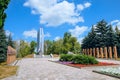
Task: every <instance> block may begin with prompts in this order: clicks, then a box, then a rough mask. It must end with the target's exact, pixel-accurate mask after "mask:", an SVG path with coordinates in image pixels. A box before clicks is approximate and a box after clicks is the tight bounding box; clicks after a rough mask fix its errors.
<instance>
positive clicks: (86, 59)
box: [59, 54, 98, 64]
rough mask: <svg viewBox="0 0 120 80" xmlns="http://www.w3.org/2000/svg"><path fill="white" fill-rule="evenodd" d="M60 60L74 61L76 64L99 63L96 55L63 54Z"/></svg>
mask: <svg viewBox="0 0 120 80" xmlns="http://www.w3.org/2000/svg"><path fill="white" fill-rule="evenodd" d="M59 60H60V61H72V62H73V63H74V64H98V61H97V60H96V59H95V58H94V57H92V56H87V55H82V54H74V55H73V54H61V55H60V59H59Z"/></svg>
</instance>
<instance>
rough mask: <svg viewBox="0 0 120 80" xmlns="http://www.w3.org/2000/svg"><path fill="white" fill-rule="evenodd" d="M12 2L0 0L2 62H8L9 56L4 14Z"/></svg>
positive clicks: (0, 49) (0, 56) (0, 51)
mask: <svg viewBox="0 0 120 80" xmlns="http://www.w3.org/2000/svg"><path fill="white" fill-rule="evenodd" d="M9 1H10V0H0V62H2V61H5V60H6V56H7V41H6V35H5V31H4V22H5V18H6V13H5V12H4V11H5V9H6V8H7V6H8V3H9Z"/></svg>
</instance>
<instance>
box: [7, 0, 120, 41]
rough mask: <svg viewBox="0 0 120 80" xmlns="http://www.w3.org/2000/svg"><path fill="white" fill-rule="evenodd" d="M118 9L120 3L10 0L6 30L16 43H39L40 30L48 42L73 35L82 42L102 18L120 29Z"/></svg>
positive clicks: (112, 0)
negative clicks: (66, 35)
mask: <svg viewBox="0 0 120 80" xmlns="http://www.w3.org/2000/svg"><path fill="white" fill-rule="evenodd" d="M119 8H120V0H11V2H10V4H9V6H8V8H7V10H6V13H7V18H6V21H5V30H6V33H7V34H9V33H10V32H11V33H12V37H13V40H21V39H23V40H26V41H31V40H35V41H36V33H37V30H38V29H39V28H40V27H43V28H44V35H45V40H46V39H49V40H58V39H60V38H62V37H63V35H64V33H65V32H71V34H72V36H75V37H77V39H78V41H79V42H81V40H82V39H83V38H84V37H85V35H87V33H88V32H89V31H90V28H91V26H92V25H95V24H96V23H97V22H98V21H100V20H102V19H105V20H106V21H107V22H108V23H111V24H112V25H113V27H114V26H116V25H117V26H118V27H119V29H120V9H119Z"/></svg>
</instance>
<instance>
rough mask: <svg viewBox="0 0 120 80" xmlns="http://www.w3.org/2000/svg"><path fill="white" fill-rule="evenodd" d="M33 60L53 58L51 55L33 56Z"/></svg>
mask: <svg viewBox="0 0 120 80" xmlns="http://www.w3.org/2000/svg"><path fill="white" fill-rule="evenodd" d="M34 58H53V57H52V56H51V55H37V54H34Z"/></svg>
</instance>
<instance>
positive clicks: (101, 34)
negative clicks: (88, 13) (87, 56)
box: [95, 20, 108, 47]
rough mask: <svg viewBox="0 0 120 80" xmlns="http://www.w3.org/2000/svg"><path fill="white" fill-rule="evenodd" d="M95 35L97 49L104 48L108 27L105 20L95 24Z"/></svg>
mask: <svg viewBox="0 0 120 80" xmlns="http://www.w3.org/2000/svg"><path fill="white" fill-rule="evenodd" d="M95 31H96V33H97V36H96V38H97V40H98V42H97V44H96V45H97V47H105V46H106V39H107V37H106V32H107V31H108V26H107V22H106V21H105V20H102V21H100V22H98V23H97V25H96V29H95Z"/></svg>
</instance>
